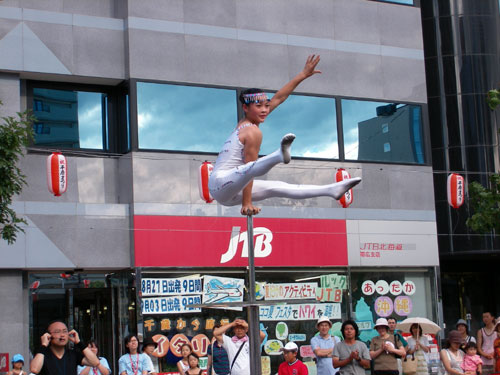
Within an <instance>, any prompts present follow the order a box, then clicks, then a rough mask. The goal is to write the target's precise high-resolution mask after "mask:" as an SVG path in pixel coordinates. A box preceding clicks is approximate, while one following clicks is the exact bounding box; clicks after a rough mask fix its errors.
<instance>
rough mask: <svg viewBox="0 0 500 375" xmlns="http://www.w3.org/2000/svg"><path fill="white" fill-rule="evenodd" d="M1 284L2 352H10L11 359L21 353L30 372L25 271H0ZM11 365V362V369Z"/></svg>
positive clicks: (0, 339)
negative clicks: (24, 282) (24, 285)
mask: <svg viewBox="0 0 500 375" xmlns="http://www.w3.org/2000/svg"><path fill="white" fill-rule="evenodd" d="M0 285H1V286H2V287H1V288H0V301H2V320H1V321H0V332H2V334H1V335H0V353H9V361H10V360H11V359H12V356H13V355H14V354H17V353H21V354H22V355H23V357H24V359H25V361H26V362H25V366H24V370H25V371H26V370H28V372H29V367H28V365H29V358H30V353H29V342H28V327H29V324H28V323H29V298H28V291H27V289H26V288H23V273H22V272H21V271H14V270H7V271H0ZM11 367H12V365H11V364H10V363H9V369H10V368H11Z"/></svg>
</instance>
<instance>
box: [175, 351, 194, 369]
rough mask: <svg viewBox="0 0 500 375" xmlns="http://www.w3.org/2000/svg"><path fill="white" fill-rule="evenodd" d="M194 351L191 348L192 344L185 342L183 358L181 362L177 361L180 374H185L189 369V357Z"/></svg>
mask: <svg viewBox="0 0 500 375" xmlns="http://www.w3.org/2000/svg"><path fill="white" fill-rule="evenodd" d="M192 352H193V349H192V348H191V345H189V344H184V345H182V346H181V355H182V359H181V360H180V361H179V362H177V370H178V371H179V374H184V373H186V371H187V370H189V360H188V357H189V355H190V354H191V353H192Z"/></svg>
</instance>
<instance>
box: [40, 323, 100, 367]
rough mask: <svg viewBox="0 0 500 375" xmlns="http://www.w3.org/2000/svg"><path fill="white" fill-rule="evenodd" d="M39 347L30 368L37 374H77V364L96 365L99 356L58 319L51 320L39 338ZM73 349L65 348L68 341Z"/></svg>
mask: <svg viewBox="0 0 500 375" xmlns="http://www.w3.org/2000/svg"><path fill="white" fill-rule="evenodd" d="M40 341H41V344H42V345H41V347H40V349H39V350H38V352H37V354H36V355H35V357H34V358H33V360H32V361H31V366H30V370H31V372H32V373H34V374H39V375H77V366H78V365H83V366H91V367H98V366H99V365H100V361H99V358H97V356H96V355H95V353H94V352H93V351H92V350H91V349H90V348H89V347H88V346H86V345H85V344H84V343H83V342H82V341H81V340H80V337H79V336H78V333H77V332H76V331H75V330H74V329H73V330H71V331H68V327H67V326H66V324H65V323H63V322H62V321H60V320H57V321H53V322H51V323H50V324H49V326H48V327H47V332H46V333H44V334H43V335H42V337H41V338H40ZM70 341H71V342H72V343H73V344H74V346H75V347H74V349H68V348H66V345H67V344H68V343H69V342H70Z"/></svg>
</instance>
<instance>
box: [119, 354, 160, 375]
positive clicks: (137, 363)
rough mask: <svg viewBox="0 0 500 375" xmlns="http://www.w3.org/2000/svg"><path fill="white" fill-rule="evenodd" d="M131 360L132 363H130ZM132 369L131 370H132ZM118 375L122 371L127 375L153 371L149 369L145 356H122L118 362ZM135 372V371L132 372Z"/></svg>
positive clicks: (148, 362)
mask: <svg viewBox="0 0 500 375" xmlns="http://www.w3.org/2000/svg"><path fill="white" fill-rule="evenodd" d="M130 358H132V363H133V366H132V363H131V362H130ZM132 367H133V369H132ZM118 368H119V370H118V371H119V375H121V373H122V372H123V371H126V372H127V375H141V374H142V372H143V371H147V372H152V371H153V369H152V368H150V361H149V359H148V357H147V355H146V354H142V353H141V354H129V353H127V354H124V355H122V356H121V357H120V359H119V360H118ZM134 370H135V371H134Z"/></svg>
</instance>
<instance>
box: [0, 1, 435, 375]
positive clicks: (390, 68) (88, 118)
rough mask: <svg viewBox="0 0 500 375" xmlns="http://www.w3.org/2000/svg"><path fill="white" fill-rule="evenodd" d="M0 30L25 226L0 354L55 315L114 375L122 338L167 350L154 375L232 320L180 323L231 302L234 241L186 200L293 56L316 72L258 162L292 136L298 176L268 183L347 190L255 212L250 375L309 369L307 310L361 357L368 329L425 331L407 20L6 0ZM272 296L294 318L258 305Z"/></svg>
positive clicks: (418, 91) (422, 160) (34, 337)
mask: <svg viewBox="0 0 500 375" xmlns="http://www.w3.org/2000/svg"><path fill="white" fill-rule="evenodd" d="M406 3H407V2H406ZM0 18H1V19H2V22H1V23H0V56H2V58H1V59H0V80H1V84H0V99H1V100H2V102H3V103H4V105H3V106H2V107H1V111H2V113H3V114H6V115H11V114H14V113H15V112H17V111H20V110H24V109H32V110H33V112H34V114H35V116H36V121H35V124H34V127H33V128H34V132H35V139H34V142H33V144H32V145H31V146H30V147H28V149H27V153H26V155H25V157H24V158H23V159H22V161H21V162H20V166H21V168H22V170H23V172H24V174H25V175H26V176H27V181H28V185H27V186H26V187H25V188H24V190H23V193H22V194H21V195H20V196H18V197H16V201H15V203H14V208H15V209H16V211H17V212H18V213H19V214H21V215H23V216H24V217H25V218H26V220H27V222H28V225H27V227H26V229H25V233H24V234H22V235H20V236H19V238H18V240H17V241H16V243H15V244H14V245H11V246H9V245H7V244H5V243H2V244H1V246H0V248H1V251H2V254H3V257H2V260H1V261H0V268H1V271H0V277H1V278H2V281H3V282H2V285H3V286H4V287H3V288H2V293H3V298H4V301H8V303H3V304H2V307H0V309H1V311H2V316H4V317H5V319H4V320H3V321H2V323H1V325H2V332H5V335H2V336H1V338H0V352H9V353H12V354H13V353H16V352H21V353H23V354H25V356H28V357H29V353H30V352H34V350H36V348H37V347H38V345H39V337H40V336H41V335H42V333H43V332H44V331H45V329H46V325H47V323H48V322H49V321H51V320H52V319H54V318H62V319H65V320H67V321H68V324H69V325H70V326H72V327H74V328H75V329H77V330H78V331H80V332H81V335H82V337H83V338H84V340H88V339H90V338H92V337H93V338H96V339H97V341H98V342H99V343H100V346H101V353H102V355H104V356H105V357H107V358H108V360H109V361H110V363H112V367H113V370H116V365H117V359H118V357H119V356H120V355H121V354H122V353H123V344H122V341H123V338H124V336H125V335H127V334H129V333H139V335H140V336H145V335H148V336H150V335H154V336H155V339H156V340H157V341H161V345H160V349H159V350H160V351H161V353H160V354H161V355H164V356H163V357H161V358H162V359H161V360H160V365H161V370H162V371H170V370H172V369H173V368H174V367H173V366H175V365H174V364H175V360H176V359H178V357H177V356H176V355H175V354H176V350H177V349H178V347H179V345H180V344H181V343H182V342H183V341H191V343H192V344H193V346H194V347H195V349H196V350H197V351H198V352H199V353H200V354H201V355H202V357H203V356H204V355H205V353H206V349H207V345H208V344H209V342H210V339H211V337H212V336H211V331H212V329H213V325H214V324H215V323H220V322H222V323H224V322H226V321H230V320H231V319H233V318H234V317H236V316H241V315H244V311H233V310H228V309H225V310H220V309H218V310H216V309H206V308H200V309H198V308H194V309H193V308H192V307H190V305H191V304H193V303H197V302H207V301H208V302H213V301H219V300H238V299H239V300H241V299H243V298H246V294H247V292H246V291H245V290H244V287H243V285H245V280H246V278H247V275H246V265H247V257H248V244H247V241H246V221H245V218H244V217H241V215H240V214H239V207H237V206H235V207H225V206H222V205H219V204H217V203H216V202H213V203H210V204H207V203H205V202H204V201H202V200H201V198H200V196H199V191H198V175H199V167H200V165H201V164H202V163H203V162H204V161H211V162H213V161H214V160H215V158H216V156H217V152H218V151H219V149H220V147H221V145H222V144H223V142H224V140H225V139H226V137H227V136H228V134H229V133H230V132H231V131H232V129H233V128H234V127H235V125H236V123H237V121H238V118H239V117H240V116H241V114H242V109H241V106H240V105H239V104H238V101H237V97H238V95H239V93H240V92H241V90H243V89H245V88H248V87H261V88H262V89H263V90H266V91H267V92H269V93H270V95H272V93H273V92H275V91H277V90H278V89H279V88H280V87H281V86H282V85H284V84H285V83H286V82H287V81H288V80H290V79H291V78H292V77H293V76H295V74H297V73H298V72H299V71H300V70H301V69H302V67H303V64H304V62H305V59H306V57H307V56H308V55H309V54H320V55H321V62H320V66H319V68H320V69H321V70H322V74H321V75H315V76H314V77H311V78H310V79H308V80H307V81H305V82H303V83H302V84H301V85H300V86H299V87H298V89H297V90H296V93H295V95H292V96H291V97H290V98H289V99H288V100H287V102H285V103H284V104H283V105H282V106H281V107H280V108H279V109H277V110H276V111H275V112H273V114H272V115H271V116H270V117H269V119H267V120H266V122H265V123H264V124H262V127H261V128H262V130H263V133H264V135H265V137H264V143H263V145H262V149H261V153H262V154H263V155H265V154H268V153H270V152H272V151H273V150H274V149H276V147H277V145H278V143H279V140H280V139H281V136H282V135H283V134H285V133H288V132H293V133H295V134H296V135H297V139H296V141H295V142H294V145H293V148H292V156H293V157H294V158H293V160H292V163H291V164H289V165H286V166H285V165H279V166H277V167H275V168H274V169H273V170H272V171H271V172H269V173H268V175H266V176H265V177H263V178H266V179H269V180H283V181H287V182H291V183H298V184H311V183H313V184H327V183H330V182H332V181H333V180H334V179H335V175H336V173H337V171H338V170H339V169H345V170H346V171H348V172H349V174H350V175H351V176H352V177H362V179H363V180H362V182H361V184H360V185H358V186H357V187H356V188H354V189H353V195H354V200H353V203H352V204H351V205H350V206H349V207H348V208H343V207H342V206H340V205H339V203H338V202H336V201H334V200H332V199H331V198H327V197H320V198H314V199H309V200H304V201H292V200H290V199H285V198H275V199H269V200H266V201H263V202H261V205H260V206H261V207H262V212H261V214H259V215H258V216H256V217H255V219H254V227H255V233H254V234H255V236H254V240H255V251H256V266H257V275H256V278H257V281H258V282H259V288H260V289H259V293H258V295H259V298H262V299H263V300H264V301H265V302H266V303H267V304H268V305H267V306H265V307H263V308H262V309H261V313H260V317H261V322H262V323H261V324H262V326H263V328H264V329H266V331H267V334H268V338H267V346H266V345H264V348H263V352H262V355H263V357H264V359H263V364H264V366H266V368H273V369H274V370H275V369H276V365H277V363H278V362H279V361H280V357H279V356H276V355H275V354H276V353H277V349H279V346H280V345H283V344H284V343H285V342H286V341H287V340H292V339H294V340H296V341H298V342H300V344H301V345H300V346H301V356H302V357H303V358H304V359H305V360H306V361H307V362H309V365H311V366H313V362H312V361H311V357H310V347H308V344H309V342H308V341H309V340H310V338H311V337H312V335H313V334H314V333H315V328H314V325H315V321H316V320H317V318H318V317H319V316H320V315H322V314H326V315H328V316H329V317H330V318H331V319H332V320H333V322H334V323H335V325H334V330H338V328H339V325H340V322H341V321H342V319H345V318H347V317H353V318H355V319H356V320H357V321H358V322H359V324H360V325H361V326H362V328H363V338H364V339H365V340H368V339H369V338H370V337H372V336H373V335H374V330H373V324H374V321H375V319H376V318H377V317H378V316H394V317H396V318H397V319H398V320H402V319H404V318H405V317H407V316H426V317H428V318H430V319H433V320H437V321H439V319H440V309H439V300H440V296H439V292H438V287H437V270H438V268H437V267H438V266H439V259H438V248H437V243H438V238H437V232H436V215H435V202H434V199H433V194H432V192H433V170H432V166H431V154H430V151H431V149H430V143H429V139H430V133H429V127H428V120H427V104H426V103H427V97H426V79H425V67H424V53H423V39H422V36H421V35H422V25H421V13H420V8H419V7H418V6H416V5H413V4H410V5H407V4H399V3H387V2H379V1H368V0H355V1H353V0H345V1H333V0H331V1H323V0H321V1H312V2H300V1H293V2H290V1H285V0H283V1H281V0H280V1H275V2H257V3H255V2H252V3H248V2H240V1H236V2H233V1H225V0H220V1H212V2H205V1H187V0H184V1H182V0H172V1H168V2H162V1H151V2H146V3H145V2H139V1H132V0H129V1H118V0H107V1H99V2H93V1H83V2H81V1H80V2H78V1H64V2H63V1H60V0H53V1H49V2H45V3H43V5H42V4H41V3H39V2H31V1H3V2H2V3H1V4H0ZM53 151H61V152H62V153H63V154H64V155H65V156H66V157H67V160H68V168H67V171H68V190H67V192H66V193H65V194H63V195H62V196H61V197H54V196H51V195H50V193H49V192H48V190H47V186H46V184H47V183H46V179H47V178H46V167H45V164H46V158H47V156H48V155H50V153H51V152H53ZM220 290H223V292H221V291H220ZM280 298H285V299H290V300H292V299H293V300H297V302H296V303H295V302H293V303H292V302H289V303H288V304H287V305H285V307H282V306H281V307H280V306H279V305H273V302H272V301H273V300H275V299H280ZM286 333H288V334H286ZM156 335H158V336H156ZM302 347H303V348H302ZM269 371H270V370H269Z"/></svg>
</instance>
